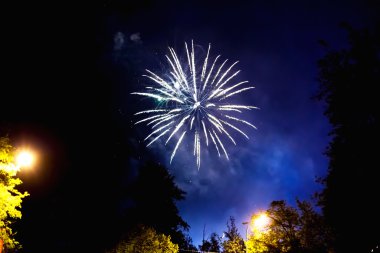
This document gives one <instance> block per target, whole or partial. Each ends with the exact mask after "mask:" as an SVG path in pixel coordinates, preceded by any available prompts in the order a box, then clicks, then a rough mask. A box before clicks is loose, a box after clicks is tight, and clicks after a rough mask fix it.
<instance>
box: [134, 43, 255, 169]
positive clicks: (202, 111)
mask: <svg viewBox="0 0 380 253" xmlns="http://www.w3.org/2000/svg"><path fill="white" fill-rule="evenodd" d="M210 49H211V45H210V44H209V46H208V50H207V54H206V57H205V59H204V60H203V64H202V65H201V66H198V65H196V63H195V62H196V60H195V52H194V43H193V42H191V50H189V47H188V45H187V43H185V50H186V56H187V63H186V64H182V63H181V61H180V59H179V58H178V56H177V54H176V52H175V51H174V49H173V48H171V47H169V52H170V54H169V55H166V59H167V60H168V63H169V65H170V71H169V73H170V75H169V77H168V78H166V80H165V79H164V78H161V77H160V76H159V75H157V74H155V73H153V72H152V71H150V70H146V71H147V74H146V75H143V76H145V77H147V78H149V79H150V80H152V81H153V82H154V83H155V85H156V87H146V91H144V92H133V93H132V94H135V95H140V96H144V97H149V98H153V99H156V100H158V101H159V102H160V103H159V105H158V106H157V107H156V108H152V109H149V110H145V111H141V112H137V113H136V114H135V115H148V116H147V117H145V118H143V119H141V120H138V121H137V122H136V123H135V124H140V123H143V122H145V123H146V124H147V126H150V127H151V129H152V131H151V133H150V134H149V135H148V136H147V137H146V138H145V141H148V140H150V141H149V143H148V145H147V146H150V145H151V144H152V143H154V142H155V141H157V140H158V139H161V138H165V139H166V140H165V145H166V144H167V143H168V142H169V141H170V140H171V139H172V137H173V136H175V135H176V134H177V133H179V136H180V137H179V138H178V139H177V141H176V145H175V148H174V150H173V152H172V155H171V157H170V162H172V160H173V158H174V156H175V154H176V152H177V149H178V147H179V146H180V144H181V143H182V140H183V138H184V137H185V135H186V133H187V135H192V136H194V148H193V154H194V156H195V157H196V164H197V167H198V169H199V168H200V164H201V142H203V143H204V144H206V146H208V144H209V141H210V140H211V142H212V143H213V144H214V146H215V149H216V151H217V152H218V155H219V156H221V151H222V152H223V153H224V155H225V157H226V158H227V159H229V157H228V153H227V150H226V148H225V144H224V143H223V138H221V137H222V136H226V137H227V138H226V139H229V140H230V141H231V142H232V143H233V144H234V145H236V141H235V140H234V139H233V138H232V136H231V134H230V132H229V131H230V130H231V129H232V130H233V131H236V132H238V133H240V134H241V135H243V136H244V137H246V138H247V139H249V138H248V135H247V134H246V133H245V132H244V131H243V130H242V129H240V128H239V127H238V126H236V125H234V124H236V123H238V124H243V125H248V126H250V127H252V128H254V129H257V128H256V126H254V125H253V124H252V123H250V122H248V121H247V120H244V119H241V118H238V117H236V115H235V114H240V115H241V114H242V113H243V111H244V110H251V109H257V107H255V106H251V105H241V104H234V103H233V104H230V103H228V98H230V97H232V96H235V95H237V94H239V93H242V92H245V91H248V90H251V89H253V88H254V87H252V86H249V85H248V81H243V82H234V81H233V80H234V77H235V76H236V75H238V74H239V72H240V70H238V71H232V69H233V68H234V67H235V65H236V64H237V63H238V62H234V63H233V64H231V65H230V66H229V67H228V68H227V67H225V66H226V65H228V64H227V62H228V60H225V61H224V62H223V63H221V64H219V63H218V59H219V57H220V55H218V56H217V57H215V59H214V61H213V62H212V64H210V65H209V60H210V59H209V55H210ZM210 62H211V61H210ZM224 69H226V70H224ZM163 123H165V124H163Z"/></svg>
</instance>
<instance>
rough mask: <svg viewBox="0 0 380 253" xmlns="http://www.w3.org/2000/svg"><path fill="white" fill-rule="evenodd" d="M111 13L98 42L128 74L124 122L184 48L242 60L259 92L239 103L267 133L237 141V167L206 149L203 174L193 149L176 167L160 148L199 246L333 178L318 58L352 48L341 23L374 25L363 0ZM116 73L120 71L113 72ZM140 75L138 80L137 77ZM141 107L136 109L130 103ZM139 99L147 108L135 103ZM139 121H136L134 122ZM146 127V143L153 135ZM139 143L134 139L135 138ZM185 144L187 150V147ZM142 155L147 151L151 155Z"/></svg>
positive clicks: (214, 4)
mask: <svg viewBox="0 0 380 253" xmlns="http://www.w3.org/2000/svg"><path fill="white" fill-rule="evenodd" d="M116 6H117V8H115V6H114V5H112V6H111V7H110V6H107V5H105V7H104V8H105V9H106V10H107V8H109V9H108V10H107V11H105V13H107V14H106V15H104V17H103V18H104V19H103V21H102V22H104V27H105V30H106V33H102V36H103V35H104V34H106V36H105V37H101V36H100V37H99V38H98V39H100V40H104V41H106V42H107V43H108V45H109V47H108V50H106V51H107V52H106V53H105V55H106V56H105V58H104V59H106V60H105V61H112V62H113V64H114V65H113V66H117V68H118V69H119V71H120V70H125V73H126V75H127V74H128V75H129V77H128V78H127V80H128V82H126V81H125V79H123V77H122V76H121V77H120V74H119V77H120V78H119V79H118V78H115V79H117V80H116V81H115V82H118V83H119V84H120V101H121V102H120V104H119V105H118V106H117V109H116V108H115V110H120V112H121V113H120V117H121V118H123V117H125V116H123V115H126V114H127V115H131V114H133V113H134V112H136V111H137V110H139V109H141V108H144V107H148V106H149V105H150V104H149V103H147V104H145V103H146V100H139V99H136V98H131V97H130V96H131V95H130V94H129V93H130V92H133V91H137V90H142V88H143V85H144V84H146V80H145V79H143V78H142V77H141V75H142V74H143V73H144V69H145V68H148V69H151V70H154V71H156V72H159V71H161V70H162V69H163V68H165V66H167V63H166V61H165V59H164V54H166V53H167V52H168V51H167V50H168V49H167V47H168V46H172V47H174V48H175V49H176V51H177V52H178V53H179V54H183V53H184V51H183V44H184V42H185V41H187V42H190V40H191V39H193V40H194V43H195V44H197V45H199V46H203V47H204V48H207V45H208V43H211V44H212V49H211V54H212V55H213V56H216V55H218V54H221V55H222V57H223V58H224V59H226V58H228V59H231V60H232V61H235V60H239V61H240V62H239V64H238V68H239V69H241V70H242V71H241V73H240V75H239V77H238V79H239V80H241V81H243V80H249V81H250V83H252V84H254V86H255V87H256V88H255V89H254V90H253V91H251V92H247V93H244V94H242V95H241V96H240V98H239V99H240V100H242V101H245V102H247V103H253V104H254V105H256V106H258V107H260V110H255V111H249V112H246V113H245V118H246V119H249V120H250V121H251V122H253V123H254V124H255V125H256V126H257V127H258V130H257V131H255V130H252V129H246V130H247V132H248V133H249V136H250V137H251V138H250V140H249V141H247V140H245V139H244V138H238V143H239V144H238V145H237V146H236V147H233V146H228V150H229V153H230V157H231V158H230V160H229V161H227V160H226V159H225V158H223V157H222V158H220V159H219V158H218V157H217V155H216V153H215V152H214V150H207V149H205V150H203V151H202V165H201V168H200V170H199V171H198V170H197V168H196V165H195V161H194V157H193V156H192V153H191V150H190V151H188V149H187V147H186V145H184V146H183V147H182V148H181V149H179V150H178V153H177V155H176V158H175V159H174V161H173V163H172V164H171V165H170V164H169V162H168V161H169V157H170V154H171V150H172V149H171V148H167V147H165V146H163V145H161V144H160V143H158V144H155V145H152V146H151V150H152V153H153V154H155V155H156V157H157V159H159V160H160V161H161V162H162V163H164V164H166V165H167V167H168V168H169V170H170V172H171V173H172V174H173V175H175V177H176V182H177V184H178V185H179V186H180V187H181V188H182V189H183V190H185V191H186V192H187V198H186V200H185V201H182V202H180V203H179V208H180V213H181V215H182V217H183V218H184V219H185V220H186V221H187V222H188V223H189V224H190V226H191V229H190V235H191V237H192V238H193V240H194V242H195V244H196V245H197V244H199V243H200V241H201V238H202V231H203V227H204V225H206V236H207V235H210V233H211V232H217V233H218V234H220V235H221V234H222V232H223V231H224V230H225V229H226V225H225V224H226V222H227V219H228V217H229V216H234V217H235V218H236V223H237V225H238V226H239V228H240V232H241V234H242V235H244V233H245V232H244V231H245V230H244V229H245V228H244V227H243V226H242V225H241V223H242V222H244V221H247V220H248V219H249V217H250V216H251V215H252V214H253V213H254V212H256V211H258V210H260V209H265V208H267V207H268V204H269V203H270V202H271V201H273V200H280V199H285V200H286V201H288V202H289V203H294V201H295V198H296V197H298V198H301V199H307V198H309V197H310V196H311V195H312V194H313V193H314V192H315V191H317V190H319V189H321V188H320V185H318V183H316V182H315V179H316V177H321V176H323V175H325V173H326V171H327V159H326V157H324V155H323V152H324V150H325V147H326V145H327V143H328V140H329V138H328V132H329V125H328V123H327V120H326V118H325V117H324V116H323V104H321V103H318V102H317V101H315V100H313V99H312V96H313V95H315V94H316V91H317V88H318V82H317V71H318V70H317V60H318V59H319V58H321V57H323V55H324V53H325V51H324V50H325V49H324V48H323V47H322V46H321V45H319V44H318V40H320V39H323V40H325V41H327V42H328V43H329V45H330V46H331V47H332V48H341V47H343V46H345V41H346V33H345V31H344V30H343V29H341V28H339V24H340V23H341V22H342V21H345V22H348V23H350V24H352V25H353V26H354V27H364V26H368V25H370V24H371V21H372V19H373V18H374V17H375V11H374V10H372V9H371V7H372V6H371V4H369V3H363V1H356V2H354V1H351V2H348V1H286V2H285V1H265V3H264V1H237V2H236V1H234V2H233V3H232V2H231V1H229V2H228V3H227V2H226V3H220V2H219V1H210V2H207V3H205V2H203V1H195V2H193V1H188V2H182V3H181V4H178V3H175V1H172V2H168V1H165V3H163V4H162V3H161V4H159V3H154V2H148V3H145V4H135V5H134V4H120V5H116ZM111 73H112V70H111ZM131 76H132V77H131ZM131 101H132V102H131ZM136 101H140V104H138V105H136V106H134V104H135V102H136ZM125 118H128V119H130V117H125ZM139 128H140V129H137V132H138V133H139V134H138V136H137V137H133V138H138V139H143V138H144V136H145V135H146V133H147V130H146V129H145V130H144V127H143V126H139ZM131 138H132V137H131ZM185 144H186V143H185ZM142 155H143V154H142Z"/></svg>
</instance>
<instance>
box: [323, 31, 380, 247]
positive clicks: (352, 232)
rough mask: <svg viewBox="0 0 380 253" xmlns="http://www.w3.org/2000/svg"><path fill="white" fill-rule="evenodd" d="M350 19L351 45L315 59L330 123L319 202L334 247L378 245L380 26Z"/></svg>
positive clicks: (329, 51)
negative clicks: (359, 25) (364, 26)
mask: <svg viewBox="0 0 380 253" xmlns="http://www.w3.org/2000/svg"><path fill="white" fill-rule="evenodd" d="M379 27H380V26H377V28H376V29H374V31H370V30H355V29H353V28H351V27H350V26H348V25H344V28H345V29H346V30H347V31H348V40H349V48H348V49H342V50H331V49H329V48H327V50H328V51H327V53H326V55H325V56H324V58H322V59H321V60H320V61H319V63H318V64H319V82H320V89H319V94H318V96H317V98H318V99H320V100H322V101H324V102H325V103H326V105H327V106H326V110H325V115H326V116H327V118H328V119H329V121H330V123H331V125H332V131H331V133H330V134H331V136H332V139H331V142H330V143H329V146H328V148H327V152H326V154H327V156H328V158H329V160H330V162H329V169H328V175H327V177H326V178H325V180H324V183H325V189H324V191H323V192H322V194H321V205H322V207H323V212H324V214H325V216H326V219H327V221H328V223H329V224H330V225H331V226H332V228H333V231H334V233H335V234H336V241H335V249H336V252H370V250H371V249H372V248H374V247H375V246H376V245H379V243H380V238H379V228H380V216H379V213H380V207H379V205H378V204H377V202H378V200H379V194H378V185H379V180H378V176H377V175H378V167H379V160H378V158H377V156H378V152H377V150H378V149H377V148H376V147H377V146H378V144H379V143H380V142H379V141H380V138H379V132H378V131H379V129H380V128H379V119H380V118H379V114H380V109H379V108H380V106H379V104H380V103H379V99H378V92H377V90H378V86H379V84H380V59H379V58H380V32H379Z"/></svg>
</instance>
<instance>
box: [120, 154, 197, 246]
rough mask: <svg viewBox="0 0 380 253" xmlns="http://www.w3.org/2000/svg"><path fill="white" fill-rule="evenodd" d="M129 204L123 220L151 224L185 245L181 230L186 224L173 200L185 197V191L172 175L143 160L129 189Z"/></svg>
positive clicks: (177, 242)
mask: <svg viewBox="0 0 380 253" xmlns="http://www.w3.org/2000/svg"><path fill="white" fill-rule="evenodd" d="M130 194H131V208H129V210H128V211H127V215H126V218H127V223H129V226H131V227H134V226H135V225H138V224H144V225H146V226H149V227H152V228H154V229H155V230H156V231H157V232H158V233H162V234H165V235H170V236H171V238H172V240H173V242H174V243H176V244H179V246H180V248H181V249H182V248H183V247H185V248H187V247H188V246H189V245H188V244H189V243H191V242H190V241H189V238H186V235H184V232H185V231H187V230H188V228H189V225H188V224H187V223H186V222H185V221H184V220H183V219H182V218H181V216H180V215H179V211H178V208H177V206H176V202H177V201H180V200H183V199H184V198H185V192H184V191H182V190H181V189H179V188H178V186H177V185H176V184H175V183H174V177H173V176H172V175H170V174H169V173H168V171H167V170H166V168H165V167H163V166H162V165H159V164H157V163H154V162H152V161H147V162H146V163H145V164H144V165H143V166H142V167H141V168H139V171H138V176H137V179H136V181H135V182H134V183H133V185H132V186H131V189H130Z"/></svg>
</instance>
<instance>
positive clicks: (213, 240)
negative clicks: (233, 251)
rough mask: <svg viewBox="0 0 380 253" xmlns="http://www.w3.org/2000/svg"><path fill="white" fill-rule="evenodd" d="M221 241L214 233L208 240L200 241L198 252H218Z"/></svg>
mask: <svg viewBox="0 0 380 253" xmlns="http://www.w3.org/2000/svg"><path fill="white" fill-rule="evenodd" d="M220 244H221V239H220V237H219V236H218V234H216V233H212V234H211V235H210V238H209V239H207V240H203V241H202V245H199V250H200V251H202V252H203V251H204V252H220Z"/></svg>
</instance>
